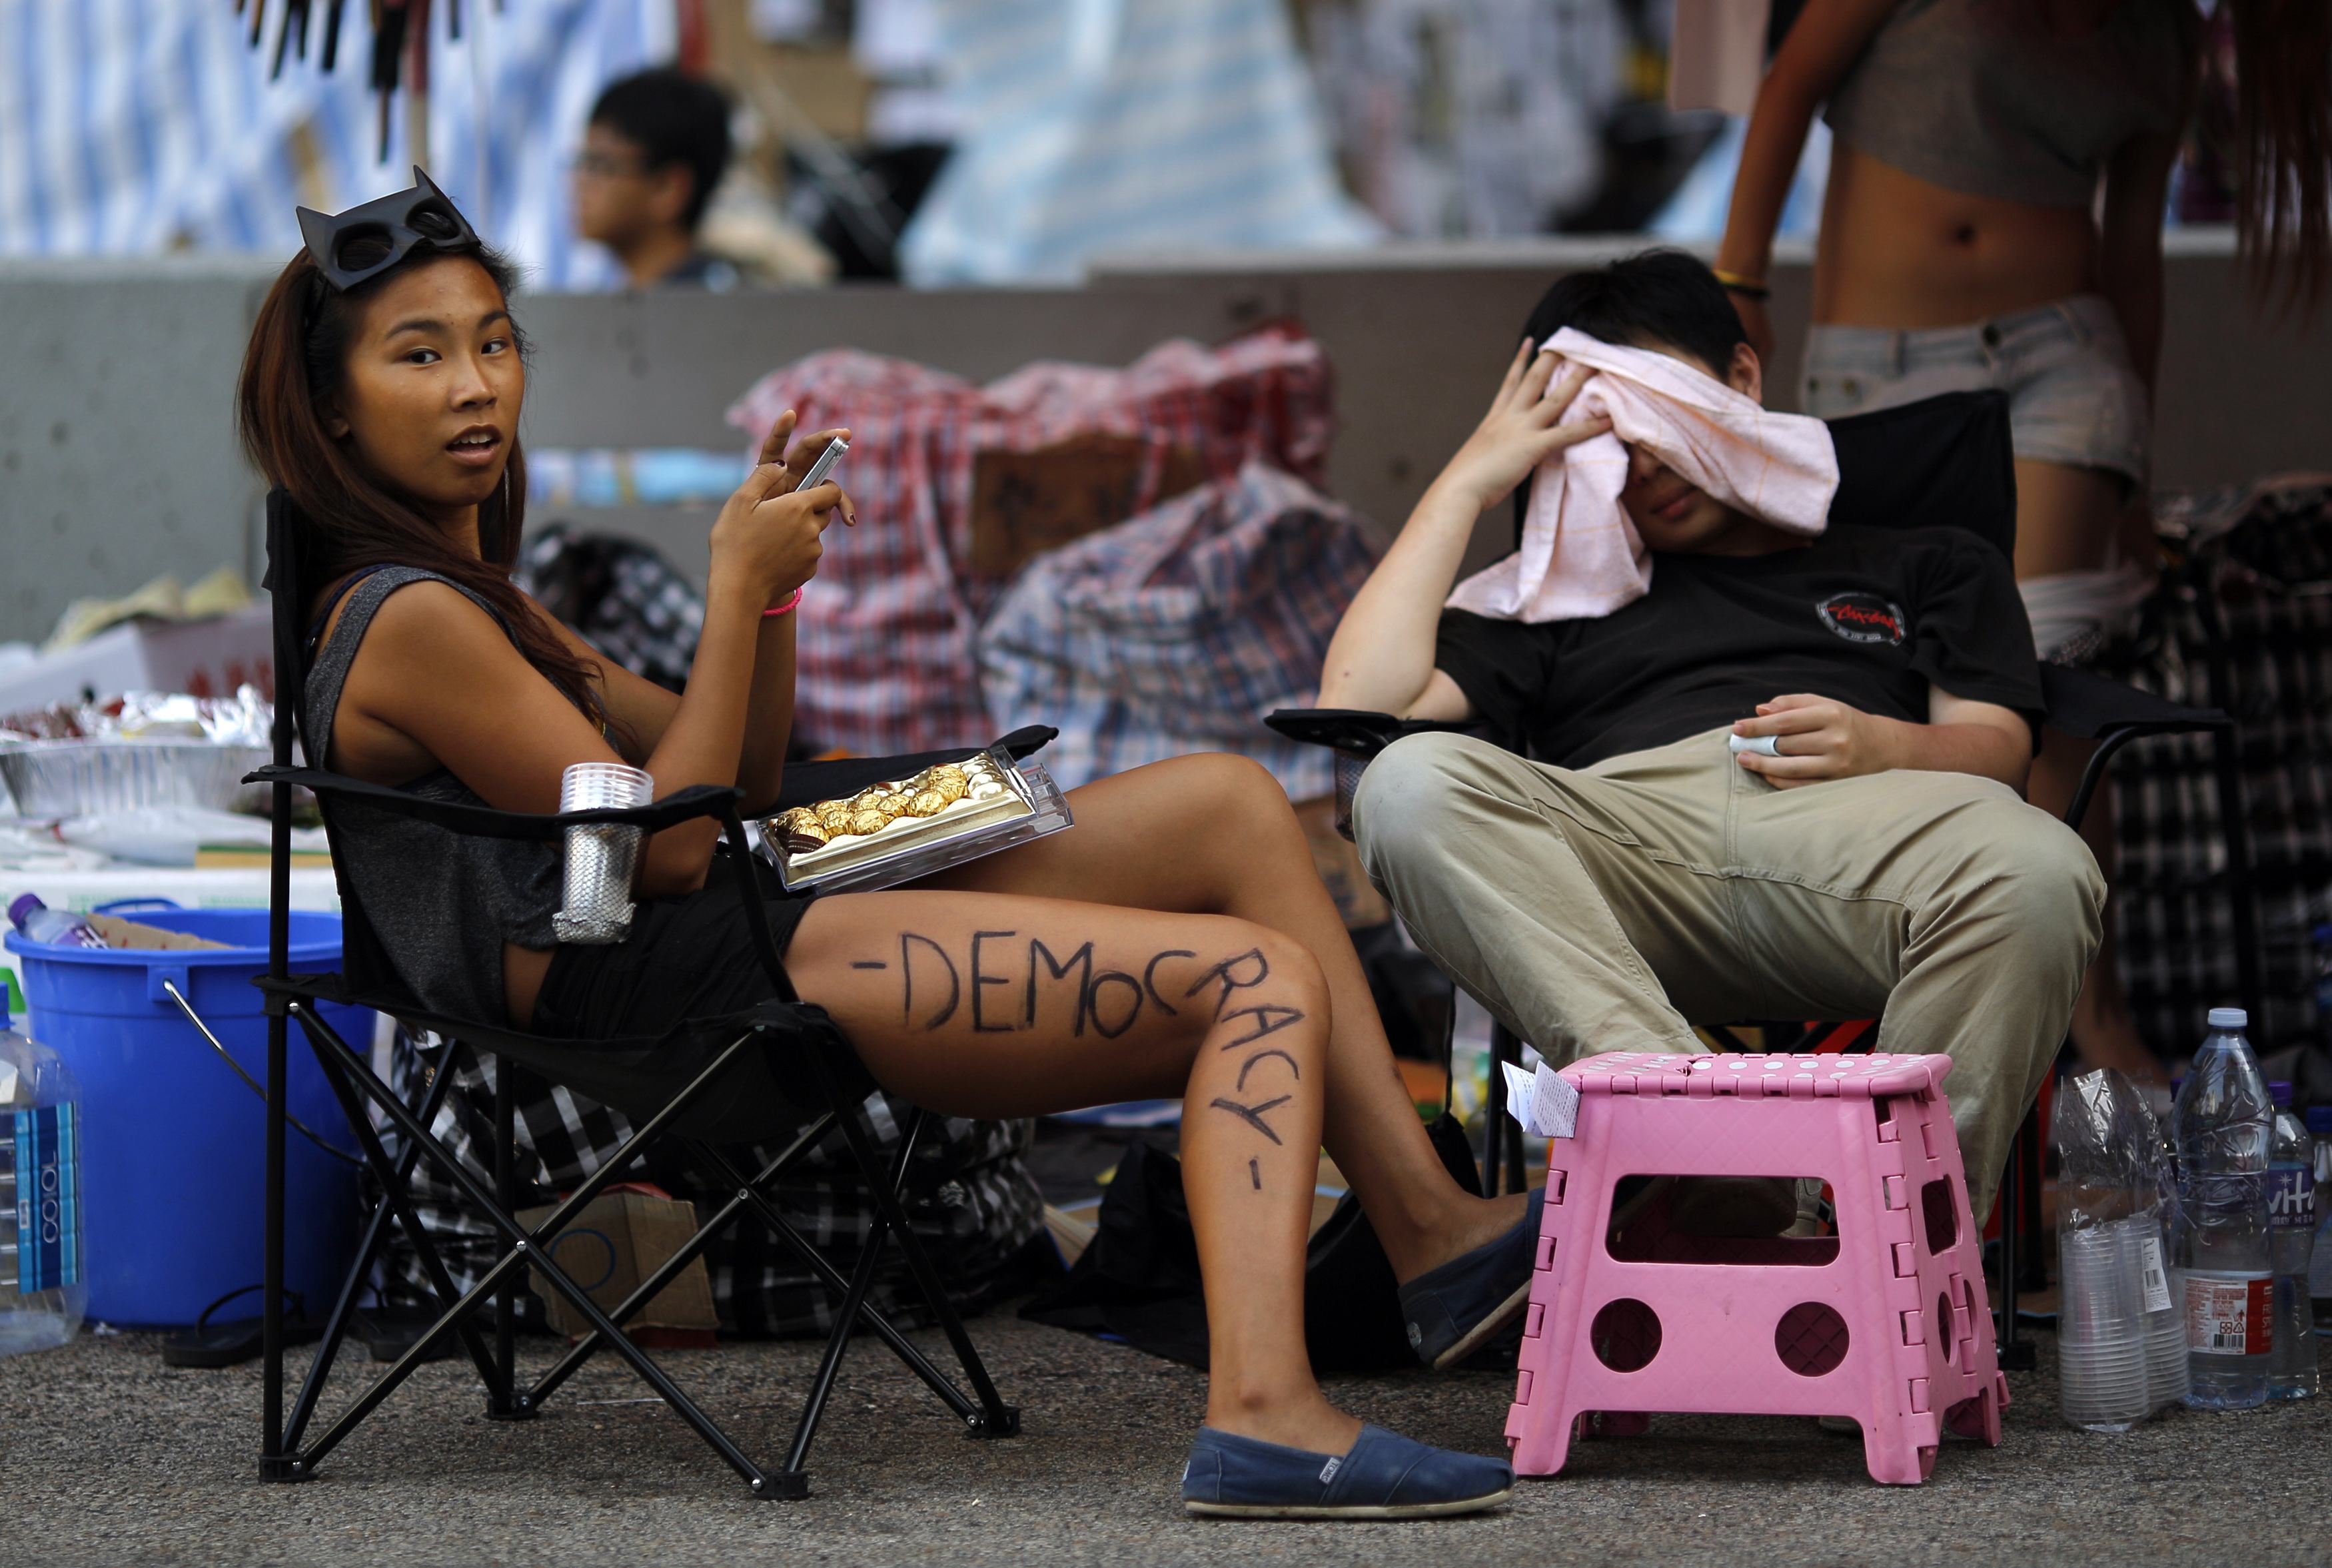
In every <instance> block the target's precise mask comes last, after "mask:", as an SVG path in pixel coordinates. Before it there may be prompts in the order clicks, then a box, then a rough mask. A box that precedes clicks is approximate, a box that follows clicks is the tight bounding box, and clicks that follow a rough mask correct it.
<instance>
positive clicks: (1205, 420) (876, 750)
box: [729, 327, 1332, 756]
mask: <svg viewBox="0 0 2332 1568" xmlns="http://www.w3.org/2000/svg"><path fill="white" fill-rule="evenodd" d="M788 408H791V409H794V410H795V411H796V412H797V413H798V415H799V416H800V419H801V428H802V429H804V430H817V429H821V428H824V427H826V426H829V425H837V424H846V425H848V426H850V428H851V432H852V435H851V446H850V455H849V457H848V458H847V459H846V460H845V461H844V464H843V469H842V471H841V473H840V474H839V475H838V476H837V477H838V478H839V479H840V480H841V481H842V483H843V484H844V485H845V487H846V488H847V489H849V491H850V494H851V497H852V499H854V500H855V502H856V503H857V508H858V518H859V525H858V527H856V528H833V529H829V530H828V531H827V537H826V554H825V556H824V558H823V559H822V560H821V561H820V562H819V565H818V575H817V581H816V582H815V583H813V584H810V589H809V592H808V594H805V595H803V598H802V605H801V609H800V610H799V611H798V615H799V616H800V624H799V626H798V629H797V631H796V633H795V635H796V637H797V638H798V642H797V645H796V646H797V649H798V652H797V670H798V674H797V677H796V688H795V689H796V697H795V710H794V711H795V716H796V723H797V724H798V726H799V727H800V728H801V730H802V732H803V734H804V735H806V736H811V737H814V738H815V739H816V741H817V743H818V744H820V745H824V746H843V747H846V748H848V749H849V750H851V751H854V752H856V753H859V754H861V755H873V756H880V755H893V754H896V753H903V752H916V751H928V750H936V749H938V748H940V747H941V746H972V745H978V744H979V743H980V742H982V741H984V740H986V739H988V738H989V737H990V736H992V735H993V734H994V733H995V732H994V730H993V729H992V728H991V727H990V725H989V714H988V705H987V703H986V701H985V700H984V698H982V696H981V693H980V673H979V668H978V665H977V664H976V662H975V660H974V656H973V638H974V636H975V634H976V633H977V632H978V629H979V626H980V621H981V620H982V619H983V618H984V617H985V616H986V614H987V613H988V612H989V608H990V607H991V606H992V605H993V604H994V603H995V601H996V599H997V597H998V595H999V594H1000V593H1001V592H1002V590H1003V588H1004V581H1003V580H1002V579H1001V578H998V577H988V576H982V575H978V574H975V573H974V572H973V571H972V570H971V568H970V556H971V520H972V519H971V513H972V507H971V501H972V487H973V473H972V470H973V465H974V462H975V461H976V460H977V459H978V457H979V456H980V454H981V453H982V452H988V451H1017V452H1027V451H1038V450H1041V449H1044V448H1047V447H1051V446H1056V445H1058V444H1059V443H1061V442H1065V441H1066V440H1068V439H1069V438H1071V437H1074V436H1077V435H1081V434H1087V433H1092V432H1103V433H1107V434H1112V435H1118V436H1131V437H1135V438H1138V439H1140V440H1142V441H1143V442H1148V443H1149V444H1150V445H1151V446H1152V448H1153V449H1155V451H1156V453H1157V461H1152V462H1151V463H1150V464H1149V465H1148V469H1147V470H1146V472H1145V474H1144V475H1143V477H1142V480H1141V482H1140V483H1139V484H1138V485H1137V487H1136V489H1135V491H1134V494H1133V499H1132V504H1131V505H1130V506H1128V507H1127V508H1126V509H1125V511H1124V513H1123V516H1125V517H1132V516H1134V515H1136V514H1138V513H1140V512H1143V511H1146V510H1148V509H1149V508H1150V507H1151V505H1152V502H1153V501H1154V500H1155V499H1156V498H1157V496H1158V494H1159V488H1158V486H1159V480H1160V478H1161V475H1162V473H1163V470H1164V468H1165V466H1166V465H1165V461H1164V459H1165V457H1166V455H1167V454H1168V453H1170V452H1172V451H1181V450H1187V451H1190V452H1191V453H1193V454H1195V455H1196V457H1197V459H1198V460H1199V462H1200V464H1201V465H1202V468H1203V470H1204V471H1205V472H1206V473H1209V474H1213V475H1216V476H1219V477H1225V478H1228V477H1229V476H1230V475H1233V474H1235V473H1237V472H1238V469H1239V467H1240V465H1241V464H1242V463H1244V462H1246V461H1248V460H1249V459H1260V460H1262V461H1265V462H1267V463H1269V464H1270V465H1271V466H1273V467H1275V468H1278V469H1281V470H1285V471H1286V472H1289V473H1292V474H1295V475H1296V476H1297V477H1299V478H1301V479H1304V480H1308V481H1309V482H1311V483H1314V484H1317V483H1319V482H1320V480H1321V477H1322V471H1323V469H1324V465H1325V463H1326V461H1327V455H1328V442H1329V437H1330V434H1331V425H1332V419H1331V414H1330V394H1329V378H1328V363H1327V358H1326V356H1325V355H1324V354H1323V353H1322V351H1321V349H1320V346H1319V345H1318V344H1316V343H1314V341H1312V339H1310V338H1309V337H1305V336H1304V335H1303V334H1302V333H1301V332H1299V331H1296V330H1295V329H1293V328H1285V327H1271V328H1264V329H1262V330H1259V331H1257V332H1254V333H1251V334H1249V335H1247V336H1246V337H1240V338H1238V339H1236V340H1234V341H1232V342H1230V343H1228V344H1225V345H1224V346H1222V347H1219V348H1208V347H1202V346H1200V345H1199V344H1197V343H1192V342H1189V341H1184V340H1176V341H1173V342H1169V343H1165V344H1161V345H1160V346H1159V347H1156V348H1153V349H1152V350H1151V351H1150V352H1149V353H1147V354H1145V355H1143V356H1142V357H1141V358H1140V359H1138V360H1136V361H1135V362H1134V363H1133V364H1132V365H1130V366H1126V367H1125V368H1124V369H1122V370H1112V369H1104V368H1101V367H1097V366H1085V365H1066V364H1057V363H1049V362H1047V363H1039V364H1035V365H1030V366H1027V367H1025V368H1023V369H1021V370H1018V371H1016V372H1014V373H1013V374H1012V375H1008V376H1006V377H1004V378H1003V379H1002V380H1000V381H997V382H993V383H990V384H989V385H987V386H984V387H982V386H974V385H971V384H970V382H967V381H963V380H961V379H959V378H958V377H955V376H952V375H945V374H942V373H941V372H940V371H936V370H932V369H929V368H927V367H925V366H918V365H913V364H910V363H908V362H907V361H904V360H899V359H886V358H883V357H880V356H875V355H872V354H864V353H860V352H857V351H855V350H837V351H835V352H832V353H827V354H817V355H813V356H810V357H809V358H808V359H803V360H800V361H798V362H797V363H795V364H793V365H790V366H786V367H785V368H783V369H781V370H779V371H776V372H774V373H772V374H771V375H768V376H766V377H764V378H763V379H762V380H761V381H760V382H759V383H757V384H756V385H754V386H753V387H752V388H751V389H750V391H748V392H747V393H746V394H745V395H744V397H743V398H742V399H741V400H740V401H739V402H738V404H736V406H735V407H733V408H732V409H731V410H730V412H729V420H730V423H731V424H734V425H736V426H737V427H738V428H740V429H741V430H744V431H747V432H751V433H752V434H753V435H754V436H755V438H756V439H758V438H759V435H760V432H764V431H766V430H767V429H768V428H769V423H770V422H771V421H772V420H774V419H775V418H776V417H777V416H778V414H779V413H781V412H783V411H784V410H786V409H788ZM1109 520H1111V521H1114V520H1117V519H1115V518H1112V519H1109Z"/></svg>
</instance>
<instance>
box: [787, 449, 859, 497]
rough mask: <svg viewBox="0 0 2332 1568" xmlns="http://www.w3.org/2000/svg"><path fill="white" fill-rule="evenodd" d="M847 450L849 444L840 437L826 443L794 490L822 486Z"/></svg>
mask: <svg viewBox="0 0 2332 1568" xmlns="http://www.w3.org/2000/svg"><path fill="white" fill-rule="evenodd" d="M849 450H850V443H849V442H846V441H845V440H843V439H842V438H841V437H840V436H836V437H835V438H834V440H832V441H830V442H827V443H826V450H825V451H822V452H820V453H818V454H817V461H816V462H814V463H812V464H810V465H809V472H808V473H806V474H804V475H802V481H801V483H799V484H798V485H796V486H795V487H794V489H797V490H809V489H817V487H818V486H820V485H822V484H824V483H825V482H826V481H827V479H829V478H830V477H832V475H833V473H834V470H835V469H836V467H837V466H839V465H840V463H841V461H842V457H843V454H844V453H845V452H846V451H849Z"/></svg>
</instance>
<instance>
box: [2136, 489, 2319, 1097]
mask: <svg viewBox="0 0 2332 1568" xmlns="http://www.w3.org/2000/svg"><path fill="white" fill-rule="evenodd" d="M2156 509H2157V514H2158V516H2159V518H2160V519H2161V527H2162V529H2163V532H2164V536H2165V540H2166V541H2167V542H2169V543H2170V544H2172V545H2173V546H2174V547H2175V548H2177V549H2178V550H2179V551H2180V552H2181V553H2182V554H2183V556H2184V560H2183V562H2182V563H2181V569H2179V570H2177V571H2174V572H2173V573H2170V574H2167V575H2165V579H2164V587H2163V589H2162V591H2161V592H2160V593H2159V594H2157V595H2156V596H2155V599H2154V601H2153V602H2152V603H2149V604H2148V606H2147V607H2146V617H2145V622H2144V625H2143V628H2142V630H2141V632H2140V634H2139V636H2138V637H2137V638H2136V641H2134V642H2132V643H2130V644H2127V645H2125V646H2122V647H2119V648H2117V649H2114V650H2111V651H2108V652H2107V654H2106V655H2105V656H2103V657H2102V658H2101V659H2100V660H2098V662H2097V664H2096V666H2095V668H2096V669H2097V670H2098V673H2100V674H2104V675H2108V676H2111V677H2113V678H2114V679H2120V680H2126V681H2128V682H2129V683H2130V684H2132V685H2135V686H2141V687H2144V688H2146V689H2148V690H2151V691H2156V692H2159V693H2161V694H2162V695H2164V696H2165V697H2169V698H2174V699H2175V700H2177V701H2181V702H2193V703H2200V704H2205V705H2209V706H2214V707H2222V708H2226V709H2228V710H2229V711H2230V712H2232V714H2233V715H2234V716H2235V717H2236V718H2237V719H2238V720H2240V721H2241V747H2240V751H2241V765H2242V775H2243V794H2244V809H2245V812H2246V814H2247V816H2248V818H2249V824H2248V825H2249V829H2250V834H2251V860H2252V868H2253V876H2254V879H2255V883H2256V888H2257V897H2258V903H2259V928H2260V945H2261V949H2262V951H2261V958H2262V969H2263V973H2264V980H2265V991H2266V997H2265V1004H2266V1005H2265V1012H2266V1016H2265V1017H2264V1018H2263V1019H2255V1020H2253V1021H2252V1030H2251V1036H2252V1039H2253V1040H2254V1041H2258V1042H2259V1043H2260V1046H2261V1049H2262V1050H2268V1049H2273V1048H2274V1047H2275V1046H2278V1045H2287V1044H2290V1043H2293V1042H2294V1041H2299V1040H2301V1039H2308V1038H2319V1039H2320V1038H2322V1036H2321V1034H2320V1033H2319V1031H2321V1030H2322V1029H2323V1028H2324V1027H2325V1026H2326V1023H2327V1021H2325V1020H2321V1019H2319V1018H2318V1016H2317V1010H2316V1003H2315V998H2314V994H2313V978H2314V970H2315V962H2316V957H2315V951H2314V947H2313V945H2312V943H2311V940H2310V929H2311V927H2313V926H2314V925H2315V924H2316V923H2318V922H2319V921H2322V920H2325V919H2327V918H2332V483H2326V482H2322V481H2320V480H2318V481H2313V482H2309V481H2301V482H2289V483H2270V484H2267V485H2262V486H2260V487H2256V488H2254V489H2247V490H2241V491H2220V492H2212V493H2207V494H2201V495H2187V496H2174V497H2167V498H2161V499H2158V500H2157V508H2156ZM2114 788H2115V794H2116V800H2117V806H2118V813H2119V814H2118V819H2117V832H2118V838H2119V848H2120V852H2121V871H2120V876H2119V879H2118V880H2117V885H2116V888H2115V898H2114V908H2115V914H2116V917H2117V920H2118V921H2119V926H2118V930H2119V935H2120V937H2121V969H2122V979H2123V983H2124V984H2125V985H2126V986H2127V988H2128V991H2129V997H2130V1003H2131V1005H2132V1007H2133V1008H2134V1009H2135V1010H2136V1018H2137V1024H2138V1029H2139V1031H2140V1033H2141V1034H2142V1035H2143V1036H2144V1037H2145V1038H2146V1043H2147V1044H2149V1045H2150V1046H2152V1047H2153V1048H2154V1049H2155V1050H2156V1051H2159V1052H2161V1053H2163V1054H2165V1055H2166V1056H2171V1057H2173V1058H2174V1059H2175V1058H2177V1057H2183V1056H2184V1054H2185V1053H2186V1052H2187V1051H2189V1050H2192V1049H2193V1045H2194V1042H2195V1041H2197V1040H2199V1039H2201V1038H2202V1035H2203V1012H2204V1011H2205V1010H2206V1009H2208V1008H2210V1007H2212V1006H2214V1005H2224V1004H2225V1003H2229V1002H2232V1001H2233V1000H2235V999H2236V996H2237V988H2236V987H2237V976H2236V965H2235V946H2234V920H2233V912H2232V908H2230V906H2229V904H2228V901H2227V898H2226V895H2225V893H2224V891H2223V890H2222V889H2221V888H2220V887H2218V886H2217V885H2216V884H2215V883H2214V882H2213V878H2215V877H2216V876H2217V875H2218V874H2219V873H2220V871H2221V870H2222V869H2223V866H2224V863H2225V836H2224V834H2223V833H2222V831H2221V824H2220V820H2219V802H2218V794H2217V792H2216V787H2215V783H2214V775H2213V766H2212V742H2211V740H2210V738H2209V737H2208V736H2162V737H2159V738H2155V739H2148V740H2142V741H2138V742H2136V743H2134V744H2133V745H2131V746H2128V747H2127V748H2126V749H2125V750H2124V751H2123V752H2122V754H2121V755H2120V756H2119V757H2118V758H2117V760H2116V763H2115V766H2114Z"/></svg>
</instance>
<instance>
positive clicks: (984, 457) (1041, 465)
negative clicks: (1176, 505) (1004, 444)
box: [971, 431, 1207, 578]
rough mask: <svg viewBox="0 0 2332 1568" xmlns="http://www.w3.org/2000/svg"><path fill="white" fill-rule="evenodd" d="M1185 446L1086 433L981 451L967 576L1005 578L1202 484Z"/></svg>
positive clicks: (975, 466)
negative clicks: (1033, 446) (1028, 446)
mask: <svg viewBox="0 0 2332 1568" xmlns="http://www.w3.org/2000/svg"><path fill="white" fill-rule="evenodd" d="M1206 477H1207V475H1206V470H1205V469H1204V468H1202V467H1201V466H1200V464H1199V456H1198V454H1197V453H1196V452H1194V451H1191V450H1190V448H1188V447H1182V446H1177V447H1169V448H1163V449H1160V448H1153V446H1152V443H1151V442H1148V441H1146V440H1144V439H1143V438H1142V437H1141V436H1138V435H1111V434H1108V433H1106V432H1097V431H1088V432H1085V433H1083V434H1079V435H1073V436H1071V437H1069V438H1068V439H1067V440H1066V441H1064V442H1056V443H1055V444H1054V445H1052V446H1047V447H1040V448H1038V449H1037V451H983V452H981V453H980V454H979V456H977V457H976V458H974V459H973V460H972V465H971V570H972V572H973V574H974V575H978V576H982V577H997V578H1002V577H1008V576H1010V575H1012V574H1013V573H1015V572H1017V571H1018V570H1019V569H1020V567H1021V566H1022V565H1023V564H1025V563H1026V562H1027V561H1028V560H1029V559H1031V558H1032V557H1034V556H1039V555H1042V554H1043V553H1044V552H1045V551H1047V550H1051V549H1057V548H1058V547H1060V546H1063V545H1066V544H1071V543H1074V542H1075V541H1076V540H1078V539H1082V538H1084V537H1085V536H1086V535H1087V534H1092V533H1097V532H1099V531H1100V530H1101V529H1103V528H1112V527H1116V526H1117V525H1118V524H1120V523H1122V522H1124V521H1125V520H1126V519H1127V518H1132V517H1134V516H1136V515H1137V514H1139V513H1140V512H1142V511H1143V510H1145V509H1147V508H1151V507H1154V506H1157V505H1158V504H1159V503H1161V501H1168V500H1171V499H1173V498H1174V497H1176V496H1179V495H1180V494H1182V493H1183V492H1184V491H1185V490H1189V489H1195V488H1196V487H1197V486H1198V485H1199V484H1200V483H1202V482H1203V481H1204V480H1205V479H1206Z"/></svg>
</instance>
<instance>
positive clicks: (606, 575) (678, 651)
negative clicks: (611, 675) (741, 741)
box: [513, 523, 704, 691]
mask: <svg viewBox="0 0 2332 1568" xmlns="http://www.w3.org/2000/svg"><path fill="white" fill-rule="evenodd" d="M513 575H514V576H515V578H516V580H517V582H518V585H519V586H520V587H521V588H523V589H525V590H526V591H527V592H528V593H529V594H533V595H534V597H535V598H536V599H537V600H539V601H540V603H541V604H542V607H543V608H544V609H546V610H548V611H550V613H552V614H554V615H556V616H558V617H559V619H560V620H561V621H564V622H567V624H568V625H569V626H572V627H573V628H574V629H575V630H576V631H577V632H579V633H580V634H581V635H582V637H583V639H584V641H588V642H589V643H590V644H591V646H592V647H594V648H597V650H598V651H600V652H602V653H604V654H606V655H607V657H608V658H610V659H613V660H615V661H616V663H618V664H620V665H622V666H623V667H624V668H625V669H626V670H630V671H631V672H632V673H633V674H635V675H642V676H645V677H646V678H647V679H650V680H653V681H655V683H656V684H657V685H658V686H661V687H664V689H667V690H671V691H678V690H680V689H682V688H683V687H684V686H686V685H687V684H688V667H689V665H690V664H691V663H692V662H693V660H695V658H696V643H697V640H698V639H699V638H700V637H702V635H703V634H704V599H703V596H702V594H698V593H697V591H696V590H695V589H694V588H693V586H691V585H690V584H689V581H688V579H687V578H685V577H683V576H682V575H680V574H679V573H678V572H677V571H675V570H674V569H673V565H672V563H670V562H669V561H666V560H665V559H664V557H663V556H660V555H658V554H657V553H656V552H655V550H653V549H651V548H649V547H648V546H645V545H643V544H639V543H636V542H635V541H633V540H630V539H618V538H612V537H607V536H604V535H578V534H576V533H574V532H573V531H572V530H571V529H570V528H569V526H568V525H567V524H565V523H553V524H551V525H550V527H548V528H545V529H543V530H542V531H541V532H540V533H535V534H531V535H530V537H529V538H528V539H527V541H526V550H525V553H524V554H522V555H521V556H520V557H519V563H518V570H517V572H516V573H514V574H513Z"/></svg>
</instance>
